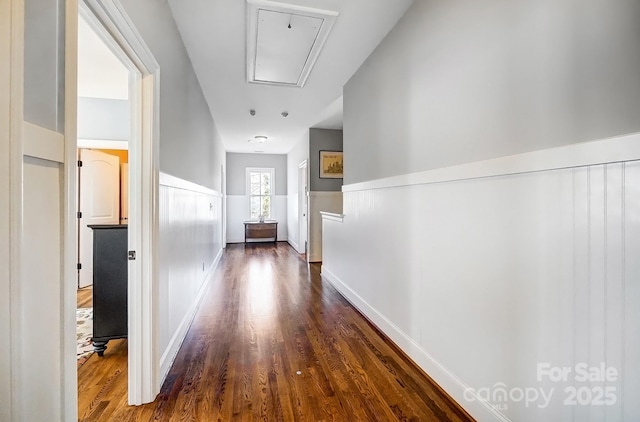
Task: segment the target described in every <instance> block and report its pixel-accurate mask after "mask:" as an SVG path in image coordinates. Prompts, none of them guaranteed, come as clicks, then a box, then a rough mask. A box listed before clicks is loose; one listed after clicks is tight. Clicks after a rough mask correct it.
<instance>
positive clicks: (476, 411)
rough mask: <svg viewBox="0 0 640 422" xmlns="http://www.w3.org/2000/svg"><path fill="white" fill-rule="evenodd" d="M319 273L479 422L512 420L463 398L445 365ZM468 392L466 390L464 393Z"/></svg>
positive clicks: (461, 389)
mask: <svg viewBox="0 0 640 422" xmlns="http://www.w3.org/2000/svg"><path fill="white" fill-rule="evenodd" d="M321 271H322V272H321V276H322V278H324V279H325V280H327V281H328V282H329V283H331V284H332V285H333V286H334V287H335V288H336V290H338V292H339V293H340V294H341V295H342V296H343V297H344V298H345V299H347V300H348V301H349V302H350V303H351V304H352V305H353V306H354V307H355V308H356V309H357V310H358V311H360V313H362V314H363V315H365V316H366V317H367V318H368V319H369V320H370V321H371V322H372V323H373V324H374V325H375V326H376V327H377V328H378V329H379V330H380V331H382V332H383V333H384V334H385V335H386V336H387V337H388V338H389V339H390V340H391V341H393V342H394V343H395V344H396V345H397V346H398V347H399V348H400V349H401V350H402V351H403V352H404V353H406V354H407V356H409V357H410V358H411V359H413V361H414V362H415V363H416V364H417V365H418V366H419V367H420V368H422V370H424V371H425V372H426V373H427V374H428V375H429V376H430V377H431V378H433V380H434V381H435V382H437V383H438V385H439V386H440V387H442V388H443V389H444V390H445V391H446V392H447V393H448V394H449V395H450V396H451V397H452V398H453V399H454V400H456V401H457V402H458V404H460V405H461V406H462V407H464V408H465V410H467V412H469V414H470V415H471V416H473V417H474V418H476V419H477V420H478V421H481V422H484V421H500V422H511V420H510V419H509V418H507V417H506V416H505V415H503V414H502V413H501V412H499V411H498V410H496V409H494V408H493V407H491V405H490V404H489V403H487V402H485V401H484V400H483V399H481V398H480V397H478V396H477V395H476V394H475V393H474V394H473V396H474V398H475V400H474V401H469V400H466V399H465V398H464V394H465V391H466V390H467V389H468V388H469V385H467V384H466V383H465V382H464V381H462V380H461V379H460V378H458V377H457V376H456V375H455V374H454V373H452V372H451V371H449V370H448V369H447V368H446V367H445V366H444V365H442V364H441V363H440V362H438V361H437V360H436V359H434V358H433V357H432V356H431V355H430V354H429V353H428V352H427V351H426V350H424V349H423V348H422V347H421V346H420V345H419V344H417V343H416V342H415V341H414V340H413V339H412V338H411V337H409V336H408V335H407V334H406V333H405V332H403V331H402V330H401V329H400V328H398V327H397V326H396V325H395V324H394V323H393V322H391V321H389V319H387V318H386V317H385V316H384V315H382V314H381V313H380V312H378V310H377V309H375V308H374V307H373V306H371V305H369V304H368V303H367V302H366V301H365V300H364V299H363V298H362V297H360V296H359V295H358V294H357V293H356V292H354V291H353V290H352V289H351V288H350V287H349V286H347V285H346V284H345V283H344V282H343V281H342V280H340V279H339V278H338V277H337V276H336V275H335V274H334V273H332V272H331V270H329V269H327V268H326V266H324V265H323V266H322V270H321ZM467 395H469V393H467Z"/></svg>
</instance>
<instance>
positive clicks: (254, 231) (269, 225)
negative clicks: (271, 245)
mask: <svg viewBox="0 0 640 422" xmlns="http://www.w3.org/2000/svg"><path fill="white" fill-rule="evenodd" d="M249 239H260V240H264V239H273V241H274V242H277V241H278V222H277V221H264V222H261V221H245V222H244V243H247V241H248V240H249Z"/></svg>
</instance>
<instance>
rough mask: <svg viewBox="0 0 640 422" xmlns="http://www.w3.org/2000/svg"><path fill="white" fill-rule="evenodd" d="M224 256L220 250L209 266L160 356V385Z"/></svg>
mask: <svg viewBox="0 0 640 422" xmlns="http://www.w3.org/2000/svg"><path fill="white" fill-rule="evenodd" d="M221 258H222V249H220V251H219V252H218V255H217V256H216V258H215V259H214V260H213V262H212V263H211V266H210V267H209V271H207V275H206V277H205V278H204V282H203V283H202V286H201V287H200V291H198V295H197V297H196V300H195V301H194V302H193V303H192V304H191V307H190V308H189V310H188V311H187V313H186V314H185V316H184V318H182V322H181V323H180V325H179V326H178V329H177V330H176V332H175V333H174V334H173V336H172V337H171V340H169V345H168V346H167V348H166V349H165V351H164V353H163V354H162V357H161V358H160V385H162V383H163V382H164V380H165V378H166V377H167V375H168V374H169V370H170V369H171V366H172V365H173V361H174V360H175V359H176V356H177V355H178V350H180V346H182V342H183V341H184V339H185V337H186V336H187V331H188V330H189V327H191V323H192V322H193V318H194V317H195V316H196V312H197V311H198V308H199V307H200V303H201V302H202V298H203V297H204V294H205V292H206V291H207V288H208V287H209V283H210V281H211V278H212V276H213V273H214V272H215V270H216V269H217V268H218V264H219V263H220V259H221Z"/></svg>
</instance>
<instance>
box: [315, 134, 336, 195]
mask: <svg viewBox="0 0 640 422" xmlns="http://www.w3.org/2000/svg"><path fill="white" fill-rule="evenodd" d="M321 150H327V151H342V131H341V130H334V129H309V190H310V191H334V192H335V191H338V192H339V191H341V190H342V179H321V178H320V151H321Z"/></svg>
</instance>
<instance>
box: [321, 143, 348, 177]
mask: <svg viewBox="0 0 640 422" xmlns="http://www.w3.org/2000/svg"><path fill="white" fill-rule="evenodd" d="M343 163H344V161H343V156H342V151H326V150H322V151H320V178H321V179H342V178H343V176H344V168H343Z"/></svg>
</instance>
